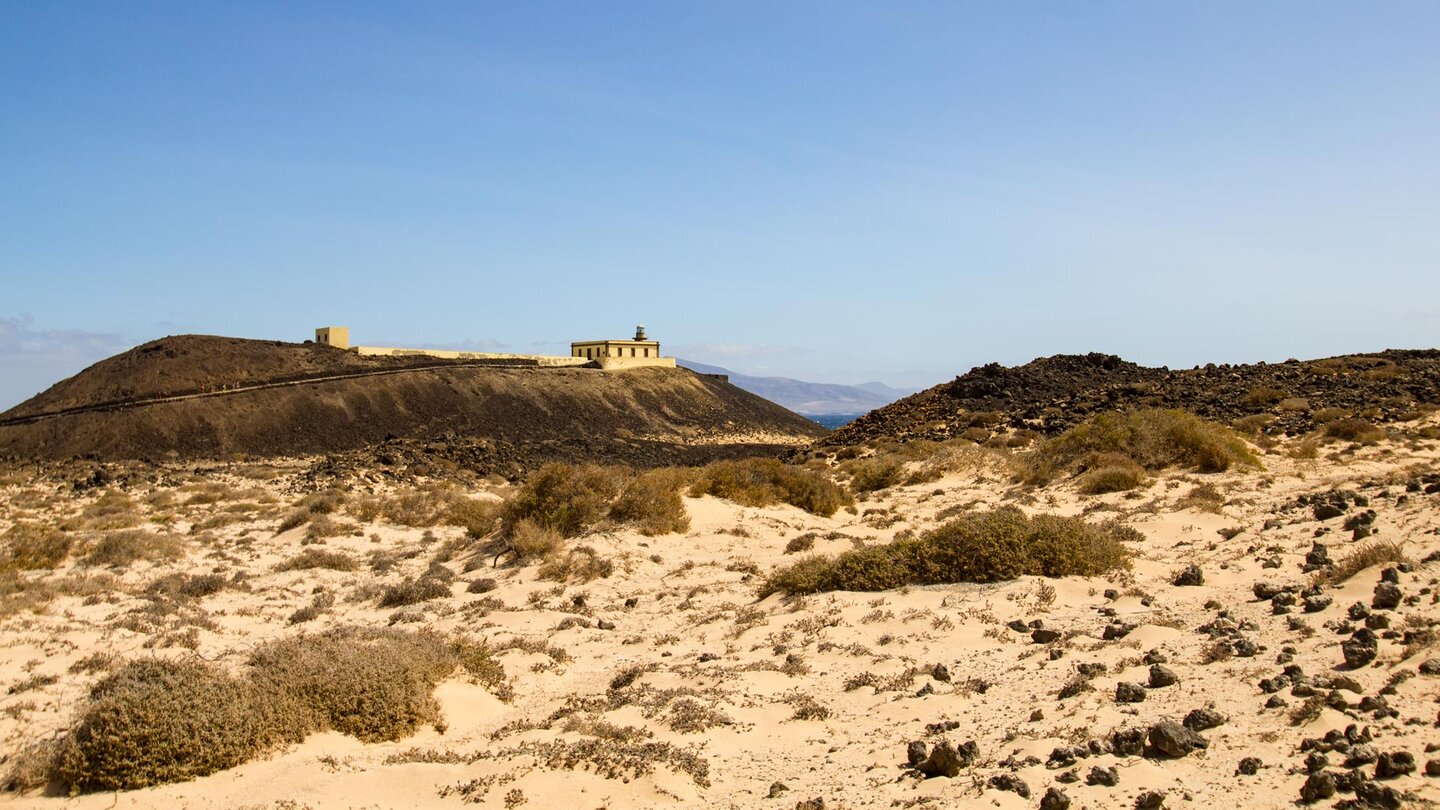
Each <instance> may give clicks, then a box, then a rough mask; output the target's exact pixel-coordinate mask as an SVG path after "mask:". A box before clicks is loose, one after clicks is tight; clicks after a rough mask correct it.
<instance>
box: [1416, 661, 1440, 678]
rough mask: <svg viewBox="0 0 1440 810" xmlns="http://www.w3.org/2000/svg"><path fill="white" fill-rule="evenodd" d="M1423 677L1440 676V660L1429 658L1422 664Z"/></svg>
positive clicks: (1421, 672)
mask: <svg viewBox="0 0 1440 810" xmlns="http://www.w3.org/2000/svg"><path fill="white" fill-rule="evenodd" d="M1420 674H1421V675H1440V658H1427V659H1426V660H1424V661H1422V662H1420Z"/></svg>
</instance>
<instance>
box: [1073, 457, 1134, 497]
mask: <svg viewBox="0 0 1440 810" xmlns="http://www.w3.org/2000/svg"><path fill="white" fill-rule="evenodd" d="M1085 466H1086V471H1085V473H1084V474H1083V475H1081V476H1080V481H1079V488H1080V491H1081V492H1083V493H1085V494H1086V495H1102V494H1104V493H1107V492H1129V491H1130V490H1132V489H1135V488H1136V487H1138V486H1140V485H1141V484H1143V483H1144V482H1145V468H1144V467H1141V466H1140V465H1139V464H1137V463H1135V460H1134V459H1132V458H1130V457H1129V456H1123V455H1119V454H1117V453H1099V454H1097V455H1096V456H1095V457H1094V458H1093V459H1091V460H1090V461H1089V463H1087V464H1086V465H1085Z"/></svg>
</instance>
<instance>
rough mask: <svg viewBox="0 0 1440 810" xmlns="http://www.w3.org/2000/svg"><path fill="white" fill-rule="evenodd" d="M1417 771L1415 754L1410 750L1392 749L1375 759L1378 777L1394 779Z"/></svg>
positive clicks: (1376, 776) (1376, 775)
mask: <svg viewBox="0 0 1440 810" xmlns="http://www.w3.org/2000/svg"><path fill="white" fill-rule="evenodd" d="M1414 772H1415V755H1414V754H1412V753H1410V752H1409V751H1391V752H1390V753H1388V754H1381V755H1380V758H1379V759H1377V760H1376V761H1375V778H1376V779H1394V778H1396V777H1400V776H1405V775H1406V774H1411V773H1414Z"/></svg>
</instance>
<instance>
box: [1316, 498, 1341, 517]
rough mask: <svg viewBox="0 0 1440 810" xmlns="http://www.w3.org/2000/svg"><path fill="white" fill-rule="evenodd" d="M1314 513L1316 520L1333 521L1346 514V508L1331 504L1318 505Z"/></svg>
mask: <svg viewBox="0 0 1440 810" xmlns="http://www.w3.org/2000/svg"><path fill="white" fill-rule="evenodd" d="M1313 511H1314V513H1315V519H1316V520H1332V519H1334V518H1337V517H1340V516H1341V515H1343V514H1345V507H1344V506H1343V505H1338V506H1337V505H1336V504H1334V503H1329V502H1327V503H1317V504H1315V508H1314V510H1313Z"/></svg>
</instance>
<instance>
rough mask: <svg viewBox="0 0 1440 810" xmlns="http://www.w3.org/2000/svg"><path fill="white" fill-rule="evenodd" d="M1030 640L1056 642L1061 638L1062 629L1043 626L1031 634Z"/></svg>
mask: <svg viewBox="0 0 1440 810" xmlns="http://www.w3.org/2000/svg"><path fill="white" fill-rule="evenodd" d="M1030 640H1031V641H1033V642H1035V643H1036V644H1054V643H1055V642H1057V641H1059V640H1060V631H1059V630H1046V629H1043V628H1041V629H1038V630H1035V631H1034V632H1032V633H1031V634H1030Z"/></svg>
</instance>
